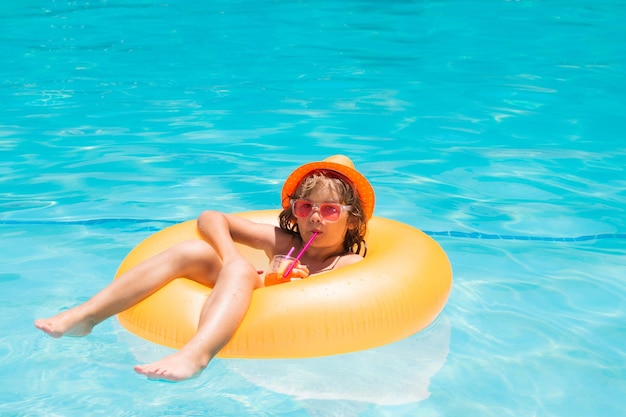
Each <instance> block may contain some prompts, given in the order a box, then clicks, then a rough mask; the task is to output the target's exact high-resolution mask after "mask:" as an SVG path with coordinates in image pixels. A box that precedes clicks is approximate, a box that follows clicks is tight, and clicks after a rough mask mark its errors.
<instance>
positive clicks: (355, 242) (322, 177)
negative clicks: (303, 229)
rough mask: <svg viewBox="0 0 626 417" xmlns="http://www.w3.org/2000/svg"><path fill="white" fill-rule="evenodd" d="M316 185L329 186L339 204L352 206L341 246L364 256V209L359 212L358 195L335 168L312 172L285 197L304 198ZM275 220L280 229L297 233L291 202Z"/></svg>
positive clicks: (365, 249) (360, 207)
mask: <svg viewBox="0 0 626 417" xmlns="http://www.w3.org/2000/svg"><path fill="white" fill-rule="evenodd" d="M318 187H328V188H330V189H331V190H332V191H334V192H335V193H337V195H338V196H339V198H340V200H341V201H339V203H341V204H344V205H346V206H352V209H351V210H350V211H349V212H348V230H347V231H346V236H345V239H344V241H343V249H344V251H345V252H346V253H347V252H352V253H356V254H361V251H363V253H362V256H365V254H366V253H367V245H366V243H365V232H366V231H367V220H366V219H365V212H364V211H363V206H362V204H361V199H360V198H359V194H358V192H357V190H356V189H355V188H354V187H353V186H352V183H351V182H350V181H349V180H347V179H346V178H345V177H343V176H342V175H341V174H339V173H337V172H335V171H330V170H318V171H313V172H312V173H310V174H308V175H307V176H306V177H304V179H303V180H302V181H301V182H300V184H298V187H297V188H296V189H295V191H294V193H293V195H290V196H289V199H293V200H297V199H299V198H306V197H308V196H309V195H311V193H312V192H313V190H315V189H317V188H318ZM278 220H279V225H280V228H281V229H282V230H283V231H285V232H287V233H291V234H293V235H297V236H300V231H299V230H298V222H297V218H296V216H295V215H294V214H293V212H292V210H291V205H290V206H289V207H288V208H286V209H284V210H283V211H282V212H281V213H280V215H279V217H278Z"/></svg>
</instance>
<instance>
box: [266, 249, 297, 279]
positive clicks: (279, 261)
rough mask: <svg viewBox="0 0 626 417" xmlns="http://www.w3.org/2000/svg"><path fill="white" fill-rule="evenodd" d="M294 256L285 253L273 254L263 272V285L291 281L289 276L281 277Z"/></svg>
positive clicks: (293, 259)
mask: <svg viewBox="0 0 626 417" xmlns="http://www.w3.org/2000/svg"><path fill="white" fill-rule="evenodd" d="M295 260H296V258H294V257H292V256H287V255H274V257H273V258H272V260H271V261H270V265H269V268H268V270H267V273H266V274H265V286H266V287H267V286H270V285H276V284H282V283H284V282H289V281H291V278H289V277H287V278H283V274H284V273H285V270H286V269H287V268H289V265H291V264H292V263H293V262H295Z"/></svg>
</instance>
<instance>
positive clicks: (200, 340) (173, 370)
mask: <svg viewBox="0 0 626 417" xmlns="http://www.w3.org/2000/svg"><path fill="white" fill-rule="evenodd" d="M260 286H261V280H260V279H259V276H258V273H257V271H256V269H254V267H253V266H252V265H251V264H249V263H248V262H247V261H245V260H240V261H236V262H231V263H228V264H225V265H224V266H223V268H222V270H221V272H220V274H219V276H218V278H217V281H216V283H215V286H214V288H213V291H212V292H211V295H210V296H209V297H208V298H207V301H206V302H205V304H204V306H203V308H202V312H201V314H200V322H199V325H198V331H197V333H196V334H195V335H194V337H193V338H192V339H191V340H190V341H189V342H188V343H187V344H186V345H185V346H183V348H182V349H181V350H180V351H178V352H176V353H174V354H172V355H170V356H167V357H165V358H163V359H161V360H159V361H157V362H155V363H151V364H147V365H138V366H136V367H135V371H136V372H138V373H140V374H143V375H146V376H148V377H150V378H157V379H166V380H171V381H180V380H182V379H187V378H190V377H192V376H194V375H196V374H197V373H199V372H200V371H202V369H204V368H205V367H206V366H207V365H208V363H209V361H210V360H211V359H212V358H213V357H214V356H215V355H216V354H217V353H218V352H219V351H220V350H221V349H222V347H224V345H226V343H228V341H229V340H230V339H231V337H232V336H233V334H234V333H235V331H236V330H237V328H238V327H239V324H241V321H242V320H243V318H244V316H245V314H246V312H247V311H248V307H249V305H250V301H251V299H252V292H253V290H254V289H255V288H258V287H260Z"/></svg>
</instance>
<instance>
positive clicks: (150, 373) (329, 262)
mask: <svg viewBox="0 0 626 417" xmlns="http://www.w3.org/2000/svg"><path fill="white" fill-rule="evenodd" d="M374 202H375V198H374V190H373V188H372V186H371V184H370V183H369V182H368V181H367V179H366V178H365V177H364V176H363V175H362V174H360V173H359V172H358V171H356V170H355V169H354V165H353V164H352V161H350V159H348V158H347V157H345V156H342V155H335V156H332V157H329V158H327V159H325V160H324V161H321V162H311V163H308V164H305V165H302V166H301V167H299V168H297V169H296V170H295V171H294V172H292V173H291V175H290V176H289V177H288V178H287V180H286V181H285V184H284V185H283V189H282V207H283V211H282V212H281V213H280V216H279V224H280V227H275V226H273V225H270V224H261V223H255V222H252V221H250V220H247V219H243V218H241V217H237V216H233V215H228V214H223V213H219V212H215V211H205V212H204V213H202V214H201V215H200V217H199V218H198V222H197V223H198V230H199V232H200V234H201V236H202V238H203V239H197V240H189V241H186V242H183V243H180V244H177V245H175V246H173V247H171V248H170V249H168V250H166V251H164V252H162V253H160V254H158V255H156V256H154V257H152V258H150V259H148V260H146V261H144V262H143V263H141V264H139V265H137V266H136V267H134V268H132V269H130V270H129V271H127V272H126V273H125V274H123V275H121V276H120V277H119V278H118V279H115V280H114V281H112V282H111V283H110V284H109V285H108V286H107V287H105V288H104V289H103V290H101V291H100V292H99V293H97V294H96V295H95V296H94V297H92V298H91V299H90V300H88V301H87V302H85V303H84V304H81V305H79V306H76V307H74V308H72V309H70V310H67V311H63V312H61V313H59V314H57V315H56V316H53V317H50V318H47V319H37V320H35V327H37V328H38V329H40V330H42V331H44V332H45V333H47V334H49V335H50V336H52V337H56V338H58V337H61V336H86V335H88V334H89V333H90V332H91V330H92V328H93V327H94V326H95V325H97V324H98V323H100V322H102V321H103V320H105V319H107V318H109V317H111V316H113V315H115V314H117V313H120V312H122V311H124V310H126V309H127V308H129V307H131V306H133V305H135V304H136V303H138V302H139V301H141V300H143V299H144V298H146V297H148V296H150V295H151V294H152V293H154V292H156V291H157V290H159V289H160V288H161V287H163V286H164V285H166V284H167V283H169V282H170V281H172V280H173V279H175V278H177V277H186V278H189V279H192V280H194V281H197V282H199V283H201V284H203V285H207V286H209V287H212V288H213V291H212V292H211V294H210V295H209V297H208V298H207V300H206V301H205V303H204V306H203V308H202V311H201V313H200V320H199V324H198V329H197V332H196V334H195V335H194V336H193V337H192V338H191V340H190V341H189V342H188V343H187V344H186V345H185V346H183V347H182V349H180V350H179V351H177V352H175V353H174V354H172V355H170V356H166V357H165V358H162V359H161V360H159V361H157V362H154V363H151V364H146V365H137V366H135V371H136V372H137V373H139V374H143V375H146V376H147V377H149V378H153V379H165V380H170V381H180V380H183V379H187V378H190V377H192V376H194V375H197V374H198V373H200V372H201V371H202V370H203V369H204V368H205V367H206V366H207V365H208V364H209V362H210V360H211V359H212V358H213V357H214V356H215V355H217V353H219V351H220V350H221V348H222V347H224V345H226V343H228V341H229V340H230V338H231V337H232V335H233V334H234V333H235V331H236V330H237V328H238V327H239V324H240V323H241V321H242V320H243V318H244V316H245V315H246V312H247V311H248V306H249V304H250V301H251V298H252V292H253V291H254V290H255V289H256V288H259V287H261V286H263V282H262V281H261V279H260V277H259V271H257V270H256V269H255V267H254V266H253V265H252V264H251V263H250V262H249V261H248V260H246V259H245V258H244V257H243V255H242V254H241V253H240V252H239V250H238V249H237V247H236V246H235V244H234V243H235V242H238V243H242V244H245V245H248V246H251V247H253V248H255V249H260V250H263V251H265V253H266V254H267V256H268V258H269V259H272V257H273V256H274V255H275V254H284V253H287V252H288V251H289V250H290V249H291V248H292V247H295V249H296V251H299V250H300V249H302V247H303V246H304V244H305V242H307V241H309V239H310V238H311V236H313V235H314V234H317V236H316V237H315V238H314V239H313V241H312V243H311V245H310V246H309V248H308V249H307V251H306V252H305V253H304V255H303V256H302V258H301V261H300V262H298V263H297V264H296V266H295V267H294V268H293V270H292V272H291V274H290V277H295V278H306V277H308V276H310V275H314V274H318V273H321V272H324V271H328V270H331V269H335V268H340V267H342V266H345V265H350V264H352V263H355V262H358V261H360V260H361V259H362V256H361V255H360V253H361V252H362V251H363V250H365V242H364V240H363V239H364V236H365V231H366V225H367V221H368V220H369V219H370V218H371V216H372V213H373V211H374Z"/></svg>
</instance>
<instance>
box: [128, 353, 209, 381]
mask: <svg viewBox="0 0 626 417" xmlns="http://www.w3.org/2000/svg"><path fill="white" fill-rule="evenodd" d="M207 365H208V361H205V360H202V359H196V358H194V357H190V356H188V355H186V354H185V353H184V352H183V351H178V352H176V353H174V354H172V355H169V356H166V357H164V358H163V359H161V360H159V361H157V362H154V363H148V364H145V365H135V372H137V373H138V374H142V375H145V376H147V377H148V378H150V379H162V380H166V381H174V382H177V381H183V380H185V379H189V378H193V377H194V376H196V375H198V374H199V373H200V372H202V370H203V369H204V368H206V366H207Z"/></svg>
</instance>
